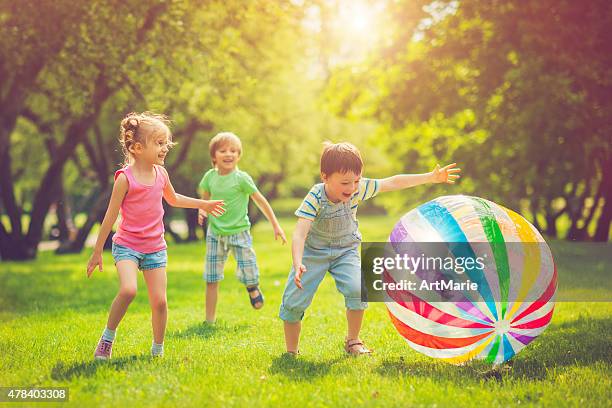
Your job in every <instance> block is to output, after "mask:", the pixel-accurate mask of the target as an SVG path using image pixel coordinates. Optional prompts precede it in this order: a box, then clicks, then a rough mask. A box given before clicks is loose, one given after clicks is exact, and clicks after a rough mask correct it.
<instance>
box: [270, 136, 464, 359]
mask: <svg viewBox="0 0 612 408" xmlns="http://www.w3.org/2000/svg"><path fill="white" fill-rule="evenodd" d="M454 166H455V163H453V164H450V165H448V166H445V167H443V168H440V166H438V165H436V167H435V168H434V170H433V171H431V172H430V173H425V174H400V175H396V176H392V177H388V178H386V179H381V180H375V179H367V178H362V177H361V171H362V169H363V161H362V160H361V155H360V153H359V150H357V148H356V147H355V146H353V145H352V144H350V143H337V144H331V143H326V145H325V148H324V149H323V153H322V155H321V179H322V180H323V183H319V184H316V185H315V186H314V187H313V188H312V189H311V190H310V191H309V192H308V194H307V195H306V198H305V199H304V201H303V202H302V204H301V205H300V208H298V210H297V211H296V212H295V215H297V216H298V217H299V218H298V222H297V226H296V229H295V232H294V234H293V242H292V245H291V253H292V256H293V266H292V268H291V272H290V273H289V278H288V279H287V284H286V286H285V292H284V293H283V300H282V304H281V307H280V318H281V319H282V320H283V321H284V322H285V343H286V346H287V352H288V353H290V354H293V355H296V354H298V343H299V338H300V330H301V320H302V318H303V317H304V311H305V310H306V308H307V307H308V306H309V305H310V303H311V302H312V298H313V296H314V294H315V292H316V290H317V288H318V287H319V284H320V283H321V281H322V280H323V277H324V276H325V274H326V273H327V271H329V272H330V273H331V275H332V276H333V278H334V280H335V281H336V287H337V288H338V291H339V292H340V293H342V294H343V295H344V300H345V305H346V309H347V310H346V318H347V322H348V333H347V336H346V339H345V344H344V349H345V351H346V352H347V353H349V354H353V355H360V354H369V353H370V350H368V348H367V347H366V346H365V345H364V344H363V342H362V341H361V340H360V339H359V330H360V329H361V322H362V321H363V314H364V310H365V309H366V307H367V306H368V304H367V303H365V302H362V301H361V259H360V257H359V243H360V242H361V234H360V233H359V227H358V222H357V218H356V214H357V207H358V205H359V203H360V202H361V201H363V200H367V199H369V198H372V197H374V196H375V195H376V194H378V193H380V192H385V191H395V190H401V189H404V188H408V187H413V186H417V185H420V184H424V183H449V184H453V183H454V182H455V180H456V179H457V178H459V175H458V174H457V173H459V171H460V169H458V168H456V167H454Z"/></svg>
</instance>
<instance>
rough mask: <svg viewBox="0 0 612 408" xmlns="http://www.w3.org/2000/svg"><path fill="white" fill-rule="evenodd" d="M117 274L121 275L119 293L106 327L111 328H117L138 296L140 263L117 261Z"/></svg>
mask: <svg viewBox="0 0 612 408" xmlns="http://www.w3.org/2000/svg"><path fill="white" fill-rule="evenodd" d="M117 274H118V275H119V293H117V296H115V300H113V303H112V305H111V309H110V313H109V314H108V321H107V323H106V327H107V328H108V329H110V330H116V329H117V326H118V325H119V322H120V321H121V319H123V316H124V315H125V312H126V311H127V309H128V306H129V305H130V303H131V302H132V300H133V299H134V297H135V296H136V288H137V276H138V265H137V264H136V263H135V262H134V261H131V260H127V259H125V260H122V261H119V262H117Z"/></svg>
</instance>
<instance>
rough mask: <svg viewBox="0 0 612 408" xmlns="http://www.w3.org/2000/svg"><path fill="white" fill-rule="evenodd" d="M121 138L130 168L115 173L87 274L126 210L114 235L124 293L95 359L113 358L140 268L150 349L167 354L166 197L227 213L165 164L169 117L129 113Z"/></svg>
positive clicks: (158, 354)
mask: <svg viewBox="0 0 612 408" xmlns="http://www.w3.org/2000/svg"><path fill="white" fill-rule="evenodd" d="M119 140H120V143H121V147H122V149H123V154H124V156H125V167H123V168H122V169H120V170H117V172H116V173H115V184H114V186H113V192H112V195H111V198H110V203H109V204H108V209H107V210H106V215H105V216H104V220H103V221H102V225H101V226H100V232H99V234H98V239H97V241H96V246H95V247H94V251H93V254H92V255H91V258H90V259H89V263H88V264H87V277H90V276H91V274H92V273H93V271H94V270H95V269H96V266H99V267H100V271H102V249H103V245H104V242H105V241H106V238H107V237H108V234H109V233H110V230H111V227H112V226H113V224H114V223H115V221H116V220H117V215H118V213H119V211H121V222H120V223H119V228H118V229H117V232H116V233H115V235H114V236H113V249H112V253H113V258H114V260H115V265H116V266H117V272H118V275H119V293H118V294H117V296H116V297H115V300H114V301H113V303H112V305H111V309H110V313H109V315H108V322H107V324H106V328H105V329H104V332H103V333H102V337H101V338H100V341H99V342H98V346H97V347H96V350H95V352H94V358H95V359H102V360H106V359H109V358H110V357H111V350H112V346H113V341H114V339H115V330H116V329H117V326H118V325H119V322H120V321H121V319H122V318H123V315H124V314H125V312H126V311H127V308H128V306H129V305H130V302H131V301H132V299H134V296H136V282H137V279H136V278H137V275H138V270H139V269H140V270H142V271H143V275H144V279H145V282H146V284H147V289H148V291H149V303H150V305H151V314H152V319H151V320H152V325H153V345H152V347H151V354H152V355H153V356H155V357H161V356H163V353H164V333H165V331H166V319H167V314H168V309H167V304H166V262H167V255H166V241H165V240H164V224H163V221H162V219H163V215H164V209H163V207H162V197H163V198H164V199H165V200H166V201H167V202H168V204H170V205H171V206H174V207H182V208H197V209H201V210H204V211H207V212H209V213H211V214H213V215H215V216H218V215H221V214H223V213H224V209H223V205H224V204H223V201H206V200H198V199H195V198H189V197H185V196H183V195H181V194H177V193H176V192H175V191H174V187H172V183H170V179H169V177H168V173H167V172H166V169H164V167H163V164H164V160H165V158H166V154H167V153H168V150H169V149H170V147H172V146H173V144H174V143H172V134H171V133H170V129H169V128H168V120H167V119H166V118H165V116H162V115H156V114H153V113H149V112H144V113H140V114H138V113H130V114H128V115H127V116H126V117H125V118H124V119H123V120H122V121H121V128H120V136H119Z"/></svg>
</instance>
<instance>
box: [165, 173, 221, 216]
mask: <svg viewBox="0 0 612 408" xmlns="http://www.w3.org/2000/svg"><path fill="white" fill-rule="evenodd" d="M162 169H163V171H164V172H165V173H166V177H167V180H168V182H167V183H166V187H164V200H166V202H167V203H168V204H170V205H171V206H172V207H179V208H197V209H202V210H204V211H206V212H207V213H210V214H212V215H214V216H216V217H218V216H220V215H223V213H224V212H225V209H224V208H223V205H224V204H223V200H199V199H197V198H191V197H187V196H184V195H182V194H178V193H177V192H176V191H174V186H172V183H171V182H170V177H168V172H166V169H164V168H163V167H162Z"/></svg>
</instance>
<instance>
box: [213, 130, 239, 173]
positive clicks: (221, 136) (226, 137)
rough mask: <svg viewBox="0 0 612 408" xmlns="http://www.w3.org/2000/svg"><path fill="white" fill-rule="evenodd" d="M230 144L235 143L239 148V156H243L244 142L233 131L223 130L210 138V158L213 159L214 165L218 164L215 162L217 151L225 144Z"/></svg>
mask: <svg viewBox="0 0 612 408" xmlns="http://www.w3.org/2000/svg"><path fill="white" fill-rule="evenodd" d="M226 144H230V145H234V146H236V147H237V148H238V157H240V156H242V142H241V141H240V138H239V137H238V136H236V135H235V134H233V133H232V132H221V133H217V134H216V135H215V137H213V138H212V139H211V140H210V143H209V144H208V150H209V152H210V160H212V164H213V166H216V165H217V163H215V153H216V152H217V150H219V149H220V148H221V147H222V146H223V145H226Z"/></svg>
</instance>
